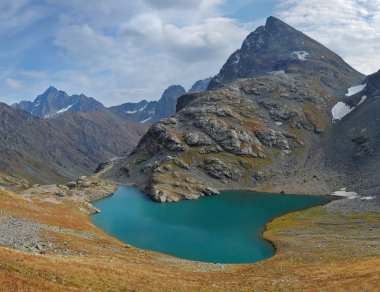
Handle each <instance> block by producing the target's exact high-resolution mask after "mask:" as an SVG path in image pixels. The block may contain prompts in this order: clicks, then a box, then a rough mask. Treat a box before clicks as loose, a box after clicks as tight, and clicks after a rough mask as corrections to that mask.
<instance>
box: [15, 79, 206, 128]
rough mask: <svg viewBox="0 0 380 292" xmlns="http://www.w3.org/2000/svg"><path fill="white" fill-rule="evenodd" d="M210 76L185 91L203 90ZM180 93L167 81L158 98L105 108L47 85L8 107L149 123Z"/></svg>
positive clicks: (170, 109) (172, 107)
mask: <svg viewBox="0 0 380 292" xmlns="http://www.w3.org/2000/svg"><path fill="white" fill-rule="evenodd" d="M210 80H211V78H206V79H204V80H198V81H197V82H195V83H194V85H193V86H192V87H191V89H190V90H189V92H201V91H205V90H206V89H207V86H208V84H209V82H210ZM184 94H186V90H185V89H184V88H183V87H182V86H181V85H171V86H169V87H168V88H167V89H166V90H165V91H164V92H163V94H162V96H161V98H160V99H159V100H158V101H149V102H148V101H146V100H142V101H140V102H137V103H136V102H127V103H123V104H121V105H117V106H112V107H109V108H107V107H105V106H104V105H103V104H102V103H100V102H99V101H97V100H96V99H94V98H92V97H87V96H86V95H84V94H80V95H78V94H74V95H72V96H69V95H68V94H67V93H66V92H64V91H62V90H58V89H56V88H55V87H54V86H50V87H49V88H48V89H47V90H46V91H45V92H44V93H43V94H41V95H39V96H37V97H36V99H35V100H34V101H21V102H19V103H15V104H13V105H12V107H13V108H15V109H21V110H24V111H26V112H28V113H30V114H32V115H33V116H35V117H39V118H53V117H56V116H58V115H60V114H63V113H66V112H92V111H105V112H106V111H109V112H111V113H112V114H114V115H116V116H118V117H120V118H122V119H125V120H128V121H131V122H139V123H147V124H152V123H155V122H157V121H158V120H160V119H162V118H166V117H170V116H171V115H173V114H174V113H175V111H176V104H177V98H178V97H180V96H182V95H184Z"/></svg>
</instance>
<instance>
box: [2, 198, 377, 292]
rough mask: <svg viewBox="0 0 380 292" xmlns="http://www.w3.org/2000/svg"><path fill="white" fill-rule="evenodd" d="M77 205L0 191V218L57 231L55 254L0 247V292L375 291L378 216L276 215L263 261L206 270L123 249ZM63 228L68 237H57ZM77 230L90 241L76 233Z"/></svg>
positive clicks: (52, 236)
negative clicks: (272, 251)
mask: <svg viewBox="0 0 380 292" xmlns="http://www.w3.org/2000/svg"><path fill="white" fill-rule="evenodd" d="M78 207H80V206H77V203H75V202H72V201H66V202H63V203H60V204H55V203H51V202H44V201H41V200H38V199H33V200H26V199H23V198H20V197H18V196H16V195H13V194H11V193H9V192H4V191H0V210H1V211H0V214H1V215H2V216H4V215H7V216H14V217H19V218H25V219H27V220H30V221H34V222H38V223H42V224H47V225H50V226H56V227H58V231H57V232H55V231H54V230H50V231H46V233H44V234H42V235H41V236H46V237H47V238H48V239H49V241H50V242H53V243H54V244H55V245H56V249H63V248H68V249H70V250H72V251H76V252H81V255H61V254H57V253H56V251H55V250H54V249H52V250H49V251H47V253H46V254H43V255H41V254H31V253H25V252H20V251H17V250H14V249H11V248H7V247H0V291H41V290H50V291H52V290H53V291H55V290H58V291H60V290H62V291H83V290H89V289H91V290H92V291H98V290H106V291H129V290H138V291H157V290H161V291H162V290H164V291H167V290H170V291H171V290H181V291H183V290H186V291H198V290H206V291H207V290H228V291H236V290H244V291H245V290H249V291H252V290H256V291H274V290H277V291H278V290H280V291H281V290H284V291H294V290H303V291H304V290H310V291H313V290H317V291H332V290H334V291H339V290H341V291H358V290H362V291H376V289H377V288H378V287H379V286H380V247H379V245H380V238H379V234H380V228H379V225H380V215H379V214H366V215H365V216H363V215H356V214H353V215H350V216H347V215H342V214H339V213H332V212H329V211H327V209H326V208H324V207H316V208H312V209H309V210H306V211H301V212H295V213H290V214H287V215H285V216H282V217H279V218H276V219H275V220H273V221H272V222H270V223H269V224H268V225H267V231H266V232H265V233H264V236H265V237H266V238H267V239H269V240H270V241H271V242H272V243H273V244H274V245H275V246H276V247H277V253H276V255H275V256H274V257H273V258H271V259H269V260H266V261H262V262H258V263H255V264H245V265H212V264H204V263H197V262H191V261H185V260H178V259H175V258H172V257H169V256H166V255H162V254H158V253H154V252H150V251H144V250H141V249H137V248H133V247H129V246H127V245H125V244H123V243H121V242H119V241H118V240H116V239H114V238H112V237H110V236H108V235H107V234H105V233H103V232H102V231H100V230H99V229H97V228H96V227H95V226H93V225H92V224H91V222H90V220H89V217H88V215H85V214H83V213H82V212H80V211H79V209H78ZM62 228H65V229H70V230H72V231H73V232H71V233H67V232H66V233H62V232H59V229H62ZM83 232H86V234H90V235H91V236H90V237H86V236H81V234H83Z"/></svg>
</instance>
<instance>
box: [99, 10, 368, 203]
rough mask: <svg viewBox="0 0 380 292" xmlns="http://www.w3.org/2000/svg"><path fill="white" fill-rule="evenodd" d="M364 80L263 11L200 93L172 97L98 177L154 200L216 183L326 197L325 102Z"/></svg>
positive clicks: (203, 191) (211, 190)
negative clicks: (166, 109) (261, 20)
mask: <svg viewBox="0 0 380 292" xmlns="http://www.w3.org/2000/svg"><path fill="white" fill-rule="evenodd" d="M364 78H365V76H363V75H362V74H360V73H359V72H357V71H356V70H354V69H353V68H351V67H350V66H349V65H348V64H347V63H345V62H344V61H343V60H342V59H341V58H340V57H339V56H338V55H336V54H335V53H333V52H331V51H330V50H328V49H327V48H325V47H324V46H322V45H321V44H319V43H317V42H316V41H314V40H312V39H310V38H309V37H308V36H306V35H304V34H303V33H301V32H299V31H297V30H296V29H294V28H292V27H290V26H289V25H287V24H285V23H284V22H282V21H280V20H278V19H276V18H274V17H270V18H268V20H267V22H266V25H265V26H262V27H259V28H258V29H257V30H256V31H255V32H253V33H252V34H250V35H249V36H248V37H247V39H246V40H245V41H244V43H243V46H242V48H241V49H240V50H239V51H237V52H235V53H234V54H233V55H232V56H231V57H230V58H229V59H228V61H227V63H226V64H225V65H224V66H223V68H222V70H221V72H220V73H219V74H218V75H217V76H216V77H215V78H214V79H213V80H212V81H211V83H210V85H209V89H210V90H208V91H206V92H202V93H195V94H188V95H185V96H182V97H181V98H180V99H179V100H178V104H177V110H178V112H177V113H176V115H175V116H173V117H172V118H169V119H164V120H161V121H160V122H159V123H157V124H155V125H154V126H152V127H151V128H150V129H149V131H148V132H147V134H146V135H144V137H143V138H142V139H141V141H140V142H139V144H138V146H137V147H136V148H135V149H134V150H133V151H132V152H131V153H129V154H128V155H126V156H125V157H123V158H121V159H119V160H118V161H113V162H112V163H110V164H112V165H113V167H108V168H107V171H104V173H103V175H104V176H106V177H109V178H113V179H116V180H119V181H123V182H129V183H134V184H136V185H137V186H139V187H140V188H141V189H143V190H145V191H146V192H147V193H148V194H149V195H150V196H151V197H152V198H153V199H154V200H157V201H161V202H170V201H176V200H180V199H196V198H199V197H200V196H203V195H210V194H215V193H217V192H218V191H219V190H223V189H255V190H263V191H273V192H287V193H314V194H323V193H330V192H332V191H334V190H336V189H337V188H338V186H339V187H344V184H343V181H340V182H342V183H339V184H338V183H336V182H337V180H336V179H337V178H338V177H339V175H340V170H339V169H338V170H336V171H334V170H333V169H331V170H330V169H328V168H326V167H327V165H326V163H325V162H324V160H323V159H322V158H323V157H324V155H325V153H326V152H328V151H329V149H330V148H329V147H325V143H326V141H327V140H326V139H328V137H330V135H331V132H332V131H334V127H335V124H333V123H332V114H331V109H332V107H333V106H334V105H335V104H336V103H337V102H338V101H340V100H341V99H342V97H343V96H344V95H345V93H346V92H347V89H348V88H351V87H352V86H354V85H358V84H360V83H362V82H363V80H364Z"/></svg>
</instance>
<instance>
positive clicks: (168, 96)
mask: <svg viewBox="0 0 380 292" xmlns="http://www.w3.org/2000/svg"><path fill="white" fill-rule="evenodd" d="M185 93H186V90H185V89H184V88H183V87H182V86H180V85H172V86H169V87H168V88H167V89H166V90H165V91H164V93H163V94H162V96H161V99H160V100H159V101H158V103H157V108H156V114H155V116H154V120H155V121H157V120H160V119H162V118H167V117H170V116H172V115H173V114H174V113H175V111H176V104H177V99H178V97H180V96H181V95H183V94H185Z"/></svg>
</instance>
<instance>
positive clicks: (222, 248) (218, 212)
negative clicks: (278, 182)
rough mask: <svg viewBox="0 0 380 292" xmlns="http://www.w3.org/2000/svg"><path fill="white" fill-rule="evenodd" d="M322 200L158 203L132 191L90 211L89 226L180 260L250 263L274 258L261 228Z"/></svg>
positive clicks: (240, 196) (246, 195)
mask: <svg viewBox="0 0 380 292" xmlns="http://www.w3.org/2000/svg"><path fill="white" fill-rule="evenodd" d="M328 201H329V199H328V198H327V197H321V196H306V195H305V196H303V195H276V194H260V193H252V192H244V191H225V192H222V193H221V194H220V195H217V196H212V197H204V198H202V199H199V200H195V201H180V202H177V203H166V204H162V203H156V202H153V201H152V200H151V199H149V198H148V197H147V196H145V195H144V194H142V193H141V192H140V191H139V190H137V189H135V188H131V187H120V188H119V189H118V190H117V191H116V192H115V194H114V195H113V196H111V197H108V198H106V199H103V200H100V201H97V202H95V203H94V205H95V206H96V207H97V208H99V209H101V213H99V214H96V215H93V216H92V222H93V223H94V224H95V225H96V226H98V227H99V228H101V229H102V230H103V231H105V232H107V233H108V234H110V235H112V236H114V237H116V238H118V239H119V240H121V241H123V242H125V243H127V244H130V245H133V246H136V247H139V248H143V249H149V250H153V251H158V252H161V253H164V254H168V255H173V256H176V257H179V258H184V259H189V260H196V261H202V262H213V263H251V262H256V261H260V260H263V259H267V258H269V257H271V256H273V255H274V253H275V249H274V247H273V246H272V245H271V244H270V243H269V242H268V241H266V240H265V239H263V238H262V232H263V231H264V229H265V224H266V223H268V222H269V221H271V220H272V219H273V218H275V217H277V216H280V215H282V214H284V213H287V212H291V211H296V210H302V209H306V208H309V207H312V206H316V205H322V204H324V203H327V202H328Z"/></svg>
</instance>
